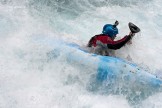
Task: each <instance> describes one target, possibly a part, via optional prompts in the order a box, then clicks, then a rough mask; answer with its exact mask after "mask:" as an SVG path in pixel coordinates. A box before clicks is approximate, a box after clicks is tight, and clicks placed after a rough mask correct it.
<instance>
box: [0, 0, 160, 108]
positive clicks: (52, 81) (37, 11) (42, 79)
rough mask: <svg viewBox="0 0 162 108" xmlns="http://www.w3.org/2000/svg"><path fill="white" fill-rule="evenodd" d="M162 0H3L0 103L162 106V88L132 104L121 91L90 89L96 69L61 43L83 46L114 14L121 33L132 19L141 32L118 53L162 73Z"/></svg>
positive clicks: (37, 107) (31, 107) (55, 107)
mask: <svg viewBox="0 0 162 108" xmlns="http://www.w3.org/2000/svg"><path fill="white" fill-rule="evenodd" d="M161 4H162V1H161V0H124V1H123V0H93V1H90V0H81V1H80V0H0V107H1V108H119V107H120V108H161V107H162V103H161V102H162V93H155V94H153V95H151V96H149V97H148V98H146V99H144V100H140V102H138V103H134V104H131V102H130V101H129V100H128V99H127V98H126V97H125V96H124V95H121V94H117V95H114V94H101V93H97V92H93V91H89V90H88V89H87V88H88V86H89V85H88V84H89V83H90V78H91V77H93V75H94V74H96V71H94V70H93V69H91V68H90V67H82V65H78V64H77V63H70V62H69V61H68V60H67V59H66V53H62V52H66V51H69V50H71V49H66V48H62V46H61V44H63V43H62V42H67V43H76V44H78V45H80V46H82V47H85V46H86V45H87V42H88V41H89V39H90V38H91V37H92V36H94V35H96V34H100V33H101V31H102V27H103V25H104V24H108V23H111V24H113V23H114V22H115V21H116V20H118V21H119V26H118V28H119V34H118V36H117V39H121V38H122V37H123V36H125V35H127V34H128V33H129V28H128V23H129V22H133V23H134V24H136V25H138V26H139V27H140V29H141V32H140V33H138V34H137V35H136V36H135V37H134V38H133V40H132V44H129V45H126V46H124V47H123V48H121V49H119V50H117V51H116V56H117V57H119V58H121V59H124V60H127V61H129V62H133V63H135V64H137V65H139V67H141V68H143V69H144V70H148V72H150V73H152V74H155V75H157V76H159V77H161V78H162V68H161V64H162V61H161V58H162V48H161V46H162V42H161V40H162V35H161V34H162V20H161V19H162V6H161ZM60 40H61V42H60ZM56 47H57V48H58V47H60V50H59V51H58V50H57V49H55V48H56ZM72 51H73V50H71V52H72ZM78 58H79V54H78ZM87 60H88V58H87ZM94 62H95V59H94Z"/></svg>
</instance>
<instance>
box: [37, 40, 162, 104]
mask: <svg viewBox="0 0 162 108" xmlns="http://www.w3.org/2000/svg"><path fill="white" fill-rule="evenodd" d="M36 40H39V42H41V43H44V44H48V46H52V47H53V48H54V50H53V51H51V52H52V53H51V54H52V55H53V56H52V57H58V56H59V55H60V53H61V55H64V57H65V59H66V61H67V62H68V63H69V64H71V65H72V66H73V65H75V67H78V68H80V69H81V70H84V69H89V70H91V71H93V74H92V75H91V77H90V79H89V81H88V82H87V90H88V91H91V92H95V93H101V94H114V95H116V94H119V95H124V96H125V97H126V98H127V99H128V100H129V101H130V102H131V103H136V102H137V101H140V100H142V99H146V98H147V97H149V96H151V95H153V94H155V93H158V92H161V91H162V79H160V78H158V77H157V76H156V75H153V74H151V73H149V72H148V71H146V70H143V69H141V68H139V66H138V65H136V64H134V63H130V62H128V61H126V60H123V59H120V58H116V57H109V56H100V55H96V54H92V53H89V52H88V51H87V50H84V49H82V48H81V47H80V46H79V45H77V44H75V43H74V44H72V43H70V44H69V43H66V42H62V41H54V40H51V39H41V40H40V38H39V39H38V38H37V39H36ZM50 59H51V57H50Z"/></svg>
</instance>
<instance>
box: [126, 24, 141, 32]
mask: <svg viewBox="0 0 162 108" xmlns="http://www.w3.org/2000/svg"><path fill="white" fill-rule="evenodd" d="M128 26H129V29H130V31H131V32H132V33H138V32H140V28H139V27H137V26H136V25H135V24H133V23H131V22H129V23H128Z"/></svg>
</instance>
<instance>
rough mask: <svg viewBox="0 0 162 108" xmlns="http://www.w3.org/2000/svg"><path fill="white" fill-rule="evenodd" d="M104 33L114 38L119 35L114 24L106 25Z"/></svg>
mask: <svg viewBox="0 0 162 108" xmlns="http://www.w3.org/2000/svg"><path fill="white" fill-rule="evenodd" d="M102 33H103V34H106V35H108V36H110V37H112V36H114V35H117V34H118V28H117V27H116V26H114V25H112V24H106V25H104V27H103V31H102Z"/></svg>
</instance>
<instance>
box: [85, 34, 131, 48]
mask: <svg viewBox="0 0 162 108" xmlns="http://www.w3.org/2000/svg"><path fill="white" fill-rule="evenodd" d="M130 39H131V36H129V35H128V36H125V37H123V38H122V39H120V40H117V41H114V40H112V39H111V38H110V37H109V36H107V35H104V34H100V35H96V36H94V37H92V38H91V39H90V40H89V43H88V47H92V46H94V47H96V46H97V41H100V42H101V43H103V44H106V45H107V47H108V48H109V49H114V50H116V49H120V48H121V47H122V46H124V45H125V44H126V43H127V42H128V41H129V40H130Z"/></svg>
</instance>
